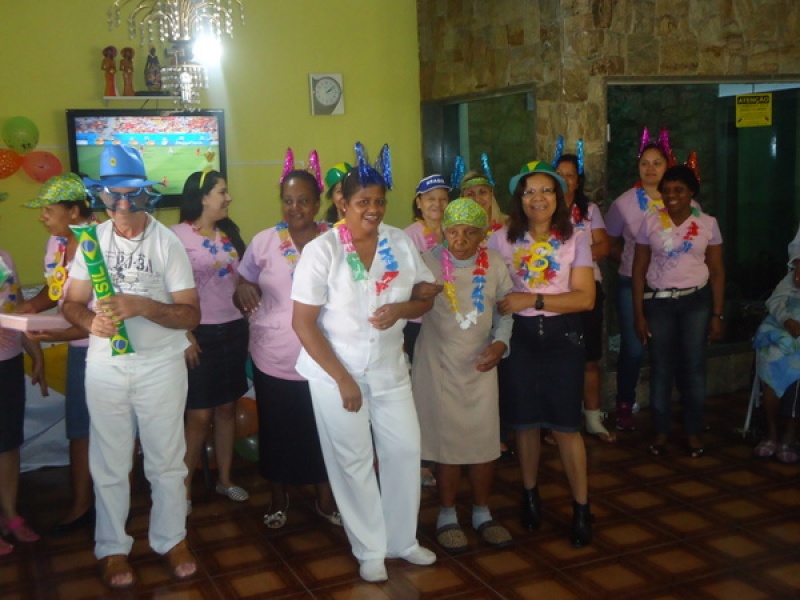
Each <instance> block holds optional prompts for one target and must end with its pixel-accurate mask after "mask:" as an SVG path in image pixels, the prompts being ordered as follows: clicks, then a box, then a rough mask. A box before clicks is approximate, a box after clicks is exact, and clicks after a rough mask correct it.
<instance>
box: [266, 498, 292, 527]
mask: <svg viewBox="0 0 800 600" xmlns="http://www.w3.org/2000/svg"><path fill="white" fill-rule="evenodd" d="M267 510H268V511H269V509H267ZM288 511H289V494H286V506H285V507H284V509H283V510H276V511H275V512H274V513H271V512H267V514H265V515H264V525H266V526H267V527H269V528H270V529H280V528H281V527H283V526H284V525H286V519H287V515H286V513H287V512H288Z"/></svg>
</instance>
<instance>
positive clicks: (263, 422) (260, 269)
mask: <svg viewBox="0 0 800 600" xmlns="http://www.w3.org/2000/svg"><path fill="white" fill-rule="evenodd" d="M281 205H282V207H283V221H281V222H280V223H278V224H277V225H276V226H275V227H271V228H269V229H265V230H264V231H262V232H261V233H258V234H256V236H255V237H254V238H253V241H252V243H251V244H250V246H249V248H248V249H247V252H245V255H244V258H243V259H242V263H241V265H239V275H240V280H239V287H238V289H237V292H236V297H237V303H238V305H239V307H240V308H241V309H242V310H244V311H245V314H247V315H248V316H249V319H250V356H251V358H252V359H253V365H254V369H253V376H254V381H255V390H256V403H257V405H258V422H259V434H258V443H259V466H260V470H261V474H262V475H263V476H264V478H265V479H268V480H269V482H270V489H271V492H272V501H271V504H270V506H269V508H268V509H267V514H265V515H264V524H265V525H266V526H267V527H269V528H270V529H279V528H281V527H283V526H284V525H285V524H286V518H287V511H288V509H289V494H288V491H287V489H286V486H287V485H304V484H314V485H315V487H316V496H317V507H316V508H317V513H318V514H319V515H320V516H322V517H323V518H325V519H327V520H328V521H329V522H330V523H332V524H334V525H339V526H341V524H342V520H341V517H340V515H339V513H338V511H337V509H336V503H335V501H334V499H333V493H332V492H331V486H330V484H329V483H328V474H327V472H326V470H325V462H324V461H323V459H322V450H321V449H320V445H319V437H318V434H317V426H316V422H315V421H314V410H313V408H312V406H311V395H310V393H309V391H308V382H307V381H306V380H305V379H303V378H302V377H301V376H300V375H298V374H297V371H295V368H294V365H295V362H296V361H297V356H298V355H299V354H300V341H299V340H298V339H297V336H296V335H295V333H294V330H293V329H292V300H291V299H290V297H289V294H290V292H291V289H292V277H293V275H294V268H295V266H297V261H298V259H299V258H300V253H301V252H302V251H303V248H304V247H305V245H306V244H307V243H308V242H310V241H311V240H313V239H314V238H316V237H317V236H318V235H319V234H320V233H322V232H324V231H327V229H328V227H327V225H325V224H324V223H317V222H316V221H315V220H314V218H315V216H316V214H317V212H318V211H319V207H320V186H319V185H318V183H317V180H316V179H315V178H314V176H313V175H311V174H310V173H309V172H307V171H289V172H288V173H285V174H284V176H283V178H282V179H281Z"/></svg>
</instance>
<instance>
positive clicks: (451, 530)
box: [436, 523, 469, 554]
mask: <svg viewBox="0 0 800 600" xmlns="http://www.w3.org/2000/svg"><path fill="white" fill-rule="evenodd" d="M436 543H437V544H439V545H440V546H441V547H442V549H443V550H445V551H447V552H449V553H450V554H458V553H459V552H464V551H466V550H467V549H468V548H469V543H468V542H467V535H466V534H465V533H464V530H463V529H462V528H461V525H459V524H458V523H450V524H449V525H443V526H442V527H439V529H437V530H436Z"/></svg>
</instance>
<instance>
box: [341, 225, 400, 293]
mask: <svg viewBox="0 0 800 600" xmlns="http://www.w3.org/2000/svg"><path fill="white" fill-rule="evenodd" d="M335 227H336V230H337V231H338V233H339V242H340V243H341V244H342V246H344V250H345V252H347V257H346V260H347V264H348V265H349V266H350V269H351V270H352V271H353V281H363V280H365V279H367V277H368V276H369V275H368V274H367V269H366V267H365V266H364V263H363V262H361V259H360V258H359V257H358V252H356V247H355V246H354V245H353V233H352V232H351V231H350V228H349V227H348V226H347V225H345V224H344V222H343V221H339V222H338V223H336V225H335ZM378 256H380V258H381V260H382V261H383V265H384V269H385V270H384V272H383V275H382V276H381V278H380V280H379V281H376V282H375V293H376V294H377V295H378V296H380V294H381V292H382V291H384V290H385V289H388V287H389V284H390V283H392V281H393V280H394V279H395V278H396V277H397V276H398V275H399V274H400V271H399V268H400V267H399V265H398V264H397V260H396V259H395V257H394V254H392V247H391V246H390V245H389V240H388V239H387V238H386V237H381V238H380V239H379V240H378Z"/></svg>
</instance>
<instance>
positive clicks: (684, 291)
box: [642, 282, 708, 300]
mask: <svg viewBox="0 0 800 600" xmlns="http://www.w3.org/2000/svg"><path fill="white" fill-rule="evenodd" d="M706 283H708V282H706ZM704 287H706V284H705V283H704V284H703V285H696V286H694V287H690V288H670V289H666V290H653V291H651V292H645V293H644V294H643V295H642V297H643V298H644V299H645V300H653V299H655V300H661V299H663V298H669V299H670V300H675V299H676V298H680V297H681V296H688V295H689V294H694V293H695V292H696V291H697V290H702V289H703V288H704Z"/></svg>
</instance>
